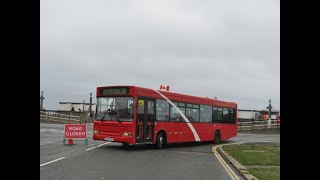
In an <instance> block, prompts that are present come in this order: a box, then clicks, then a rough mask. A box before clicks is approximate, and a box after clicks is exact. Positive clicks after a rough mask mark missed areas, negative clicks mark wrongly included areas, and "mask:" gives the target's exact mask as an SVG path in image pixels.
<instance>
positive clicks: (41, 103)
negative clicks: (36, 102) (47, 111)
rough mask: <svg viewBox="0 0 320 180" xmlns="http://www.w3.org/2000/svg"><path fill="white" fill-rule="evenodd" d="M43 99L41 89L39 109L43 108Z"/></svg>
mask: <svg viewBox="0 0 320 180" xmlns="http://www.w3.org/2000/svg"><path fill="white" fill-rule="evenodd" d="M43 100H44V96H43V91H41V96H40V110H42V109H43Z"/></svg>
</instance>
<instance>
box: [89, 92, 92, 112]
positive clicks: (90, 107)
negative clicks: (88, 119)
mask: <svg viewBox="0 0 320 180" xmlns="http://www.w3.org/2000/svg"><path fill="white" fill-rule="evenodd" d="M91 111H92V92H91V93H90V105H89V112H91Z"/></svg>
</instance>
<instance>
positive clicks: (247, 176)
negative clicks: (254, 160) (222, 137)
mask: <svg viewBox="0 0 320 180" xmlns="http://www.w3.org/2000/svg"><path fill="white" fill-rule="evenodd" d="M225 145H231V144H223V145H221V146H219V147H218V149H219V151H218V152H220V153H222V154H223V156H224V157H226V158H227V159H228V160H229V161H230V162H231V164H232V165H233V166H234V167H235V168H236V169H237V170H238V171H239V172H240V174H242V176H243V177H244V178H245V179H246V180H258V179H257V178H256V177H254V176H253V175H252V174H250V173H249V172H248V171H247V168H246V167H245V166H243V165H242V164H240V163H239V162H238V161H237V160H235V159H234V158H233V157H231V156H230V155H229V154H228V153H226V152H225V151H224V150H223V149H222V146H225Z"/></svg>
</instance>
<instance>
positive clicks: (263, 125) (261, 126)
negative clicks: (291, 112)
mask: <svg viewBox="0 0 320 180" xmlns="http://www.w3.org/2000/svg"><path fill="white" fill-rule="evenodd" d="M266 129H280V122H279V123H278V124H277V121H276V120H271V122H270V124H269V121H268V120H264V121H252V120H249V121H241V122H238V131H252V130H266Z"/></svg>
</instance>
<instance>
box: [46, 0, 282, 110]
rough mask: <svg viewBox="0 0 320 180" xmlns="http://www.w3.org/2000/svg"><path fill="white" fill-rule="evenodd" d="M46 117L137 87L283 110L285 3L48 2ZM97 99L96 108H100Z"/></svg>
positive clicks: (268, 0)
mask: <svg viewBox="0 0 320 180" xmlns="http://www.w3.org/2000/svg"><path fill="white" fill-rule="evenodd" d="M40 4H41V5H40V48H41V49H40V90H43V91H44V96H45V100H44V108H46V109H58V108H59V102H65V101H72V102H82V101H83V100H84V99H85V101H86V102H88V101H89V93H90V92H93V94H94V95H95V91H96V87H97V86H107V85H137V86H142V87H146V88H155V89H159V87H160V85H161V84H163V85H170V90H171V91H174V92H179V93H184V94H191V95H197V96H203V97H215V96H216V97H218V99H221V100H226V101H234V102H237V103H238V107H239V108H241V109H257V110H260V109H262V108H265V107H266V106H267V105H268V100H269V98H271V100H272V104H273V106H274V107H276V108H277V109H280V2H279V0H258V1H257V0H241V1H239V0H219V1H218V0H201V1H199V0H192V1H191V0H179V1H178V0H154V1H151V0H149V1H148V0H141V1H140V0H136V1H131V0H122V1H119V0H107V1H106V0H54V1H52V0H41V1H40ZM95 101H96V99H95V98H94V102H95Z"/></svg>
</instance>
